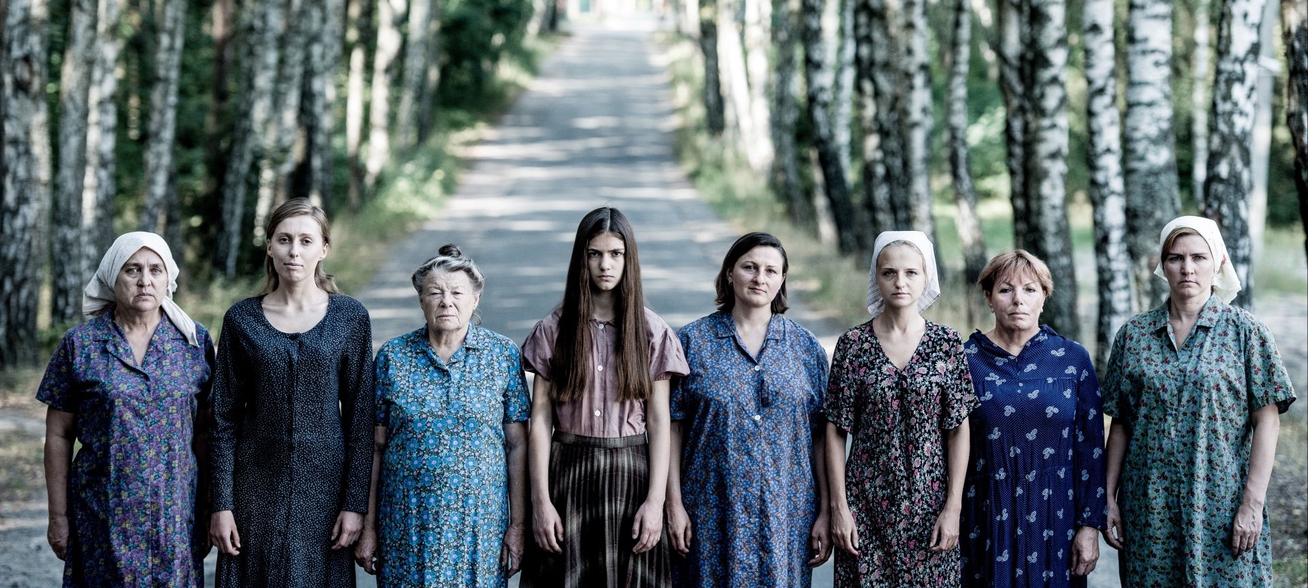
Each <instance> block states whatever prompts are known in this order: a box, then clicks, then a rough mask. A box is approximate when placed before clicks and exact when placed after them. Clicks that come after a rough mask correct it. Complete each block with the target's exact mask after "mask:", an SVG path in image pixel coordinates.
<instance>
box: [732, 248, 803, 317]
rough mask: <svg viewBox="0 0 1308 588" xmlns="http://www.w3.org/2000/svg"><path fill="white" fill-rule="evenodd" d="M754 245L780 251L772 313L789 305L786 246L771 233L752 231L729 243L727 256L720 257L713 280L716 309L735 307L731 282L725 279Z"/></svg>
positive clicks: (788, 267)
mask: <svg viewBox="0 0 1308 588" xmlns="http://www.w3.org/2000/svg"><path fill="white" fill-rule="evenodd" d="M755 247H771V248H773V249H776V250H777V251H778V252H780V253H781V277H782V281H781V287H780V288H778V289H777V295H776V297H775V298H773V299H772V314H784V313H785V312H786V310H787V309H789V308H790V305H789V304H788V303H787V302H786V282H785V279H784V278H785V277H786V276H787V275H788V274H790V258H789V257H787V256H786V248H785V247H782V246H781V239H778V238H776V237H775V236H773V235H772V234H771V233H762V232H753V233H749V234H746V235H742V236H741V237H740V238H739V239H736V242H735V243H732V244H731V248H730V249H728V250H727V256H726V257H723V258H722V269H719V270H718V277H717V278H716V279H714V280H713V288H714V290H716V291H717V298H716V299H715V300H714V302H716V303H717V305H718V310H720V311H722V312H731V309H733V308H735V307H736V291H735V290H734V289H732V287H731V284H730V283H729V282H728V281H727V276H728V275H730V274H731V270H732V269H735V267H736V262H737V261H740V258H741V257H743V256H744V255H745V254H746V253H749V252H750V251H752V250H753V249H754V248H755Z"/></svg>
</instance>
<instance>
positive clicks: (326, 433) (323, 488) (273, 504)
mask: <svg viewBox="0 0 1308 588" xmlns="http://www.w3.org/2000/svg"><path fill="white" fill-rule="evenodd" d="M372 383H373V369H372V328H371V326H370V323H369V321H368V311H367V310H366V309H364V308H363V305H362V304H359V303H358V301H356V300H354V299H353V298H350V297H348V296H345V295H341V294H332V295H331V298H330V301H329V302H328V307H327V314H326V316H324V317H323V319H322V320H321V321H320V322H319V323H318V324H317V325H315V326H314V327H313V328H312V329H309V330H308V331H305V332H303V333H284V332H282V331H279V330H277V329H276V328H274V327H273V326H272V325H271V324H270V323H269V322H268V319H267V318H266V317H265V316H264V313H263V306H262V298H261V297H256V298H246V299H245V300H242V301H240V302H237V303H236V304H235V305H233V306H232V307H231V308H230V309H228V311H227V315H226V316H225V317H223V331H222V335H221V337H220V338H219V344H218V364H217V370H216V373H215V375H214V388H213V397H214V401H213V402H214V420H215V421H216V423H217V426H216V429H215V431H214V436H213V444H212V446H213V469H214V475H213V510H214V511H215V512H217V511H222V510H231V511H232V514H233V515H234V516H235V518H236V530H237V532H238V533H240V536H241V550H240V551H241V553H240V555H237V556H234V557H233V556H229V555H225V554H219V555H218V573H217V576H216V581H217V585H218V586H219V588H222V587H236V586H304V587H306V588H307V587H314V588H322V587H327V586H334V587H338V586H354V560H353V559H352V554H351V550H350V549H341V550H337V551H333V550H332V549H331V540H330V539H331V535H332V528H333V526H335V524H336V518H337V516H338V515H339V514H340V512H341V511H343V510H346V511H351V512H357V513H364V512H367V510H368V482H369V478H370V476H371V471H372V444H373V430H372V429H373V423H374V422H375V421H374V414H373V413H374V409H373V384H372Z"/></svg>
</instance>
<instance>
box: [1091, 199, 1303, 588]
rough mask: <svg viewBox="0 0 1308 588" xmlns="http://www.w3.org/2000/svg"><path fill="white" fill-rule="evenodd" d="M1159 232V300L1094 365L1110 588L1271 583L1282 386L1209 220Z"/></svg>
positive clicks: (1289, 396) (1272, 347)
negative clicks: (1163, 293) (1104, 459)
mask: <svg viewBox="0 0 1308 588" xmlns="http://www.w3.org/2000/svg"><path fill="white" fill-rule="evenodd" d="M1160 240H1161V244H1160V246H1159V249H1160V252H1161V262H1160V263H1159V266H1158V269H1156V270H1155V271H1154V273H1155V274H1157V275H1159V276H1161V277H1163V278H1164V279H1166V280H1167V285H1168V288H1169V296H1168V299H1167V302H1166V303H1165V304H1163V305H1162V306H1159V307H1158V308H1155V309H1154V310H1151V311H1148V312H1144V313H1141V314H1139V315H1136V316H1135V318H1133V319H1131V320H1130V321H1129V322H1128V323H1127V324H1125V325H1123V326H1122V328H1121V330H1119V331H1118V333H1117V338H1116V339H1115V340H1114V341H1113V353H1112V356H1111V358H1110V359H1109V362H1108V370H1107V371H1106V372H1105V374H1104V386H1103V389H1104V411H1105V412H1107V413H1108V414H1109V415H1110V416H1112V417H1113V423H1112V428H1111V430H1110V431H1109V435H1108V488H1107V490H1108V531H1107V540H1108V543H1109V544H1110V545H1112V546H1113V547H1116V548H1117V549H1119V550H1120V551H1121V556H1120V559H1119V562H1120V568H1119V569H1120V570H1121V574H1122V585H1123V586H1128V587H1130V586H1144V587H1149V588H1152V587H1159V588H1163V587H1167V588H1170V587H1172V586H1223V587H1234V588H1243V587H1253V586H1258V587H1263V586H1271V585H1272V553H1271V532H1270V531H1269V529H1268V526H1267V524H1266V522H1265V521H1266V519H1267V508H1266V505H1265V500H1266V498H1267V484H1268V482H1269V481H1270V479H1271V475H1272V464H1273V463H1274V456H1275V453H1276V438H1277V431H1278V429H1279V427H1280V416H1279V413H1282V412H1285V411H1286V410H1287V409H1288V408H1289V406H1290V403H1292V402H1294V399H1295V396H1294V390H1293V389H1292V387H1291V385H1290V378H1289V375H1288V374H1287V373H1286V371H1285V364H1284V363H1283V362H1282V361H1281V355H1280V353H1279V352H1278V351H1277V350H1276V344H1275V343H1274V342H1273V341H1272V335H1271V333H1270V332H1269V331H1268V329H1267V325H1264V324H1263V323H1262V321H1259V320H1258V319H1257V318H1255V317H1254V316H1253V315H1252V314H1250V313H1249V312H1247V311H1245V310H1243V309H1241V308H1237V307H1235V306H1231V305H1230V304H1229V303H1230V302H1231V300H1233V299H1235V296H1236V294H1237V293H1238V292H1239V291H1240V287H1241V286H1240V280H1239V277H1238V276H1237V275H1236V273H1235V269H1234V268H1233V267H1232V265H1231V260H1230V258H1229V257H1228V256H1227V254H1226V245H1225V243H1224V242H1223V241H1222V235H1221V233H1220V231H1219V230H1218V227H1217V223H1215V222H1213V221H1212V220H1210V219H1206V218H1202V217H1195V216H1183V217H1180V218H1178V219H1175V220H1173V221H1172V222H1170V223H1168V224H1167V226H1165V227H1163V231H1162V234H1161V236H1160Z"/></svg>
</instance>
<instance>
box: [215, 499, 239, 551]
mask: <svg viewBox="0 0 1308 588" xmlns="http://www.w3.org/2000/svg"><path fill="white" fill-rule="evenodd" d="M209 542H210V543H212V544H213V546H214V547H217V548H218V553H225V554H227V555H240V554H241V534H240V533H239V532H237V531H236V517H234V516H232V511H230V510H220V511H218V512H216V513H213V514H212V515H209Z"/></svg>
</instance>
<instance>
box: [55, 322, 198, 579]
mask: <svg viewBox="0 0 1308 588" xmlns="http://www.w3.org/2000/svg"><path fill="white" fill-rule="evenodd" d="M112 315H113V313H112V311H111V312H109V313H106V314H104V315H101V316H99V317H97V318H94V319H91V320H90V322H88V323H86V324H84V325H80V326H77V327H74V328H72V329H71V330H69V331H68V333H67V334H65V335H64V338H63V341H61V342H60V343H59V347H58V349H56V350H55V354H54V357H52V358H50V363H49V364H48V365H47V366H46V369H45V377H44V378H42V380H41V387H40V389H39V390H38V391H37V393H36V399H37V400H40V401H41V402H44V403H46V404H48V405H50V408H53V409H55V410H62V411H64V412H71V413H73V414H74V415H75V417H74V418H75V419H76V420H75V423H76V431H77V440H78V441H81V443H82V448H81V449H80V450H79V451H78V452H77V457H76V458H75V459H74V460H73V464H72V468H71V469H70V470H69V476H68V519H69V520H68V524H69V532H70V537H69V539H70V542H69V543H70V545H69V547H68V556H67V559H66V561H65V564H64V586H126V585H154V586H182V587H185V586H198V585H201V584H203V581H204V578H203V576H202V573H203V567H202V562H203V560H204V553H205V550H203V549H202V548H200V547H199V546H197V544H196V542H195V539H197V537H196V536H195V534H194V530H193V529H194V522H195V485H196V468H197V465H196V458H195V454H194V453H193V451H192V448H191V441H192V435H193V432H194V429H195V424H194V423H195V415H196V412H197V411H198V410H200V409H201V408H208V403H209V390H210V376H211V374H212V371H213V361H214V348H213V341H212V340H210V339H209V333H208V332H207V331H205V330H204V327H202V326H200V325H198V324H197V325H196V326H195V327H196V332H195V334H196V340H197V341H198V342H199V343H200V345H199V346H198V347H197V346H191V345H189V344H188V343H187V341H186V337H185V336H183V335H182V333H181V331H178V330H177V327H176V326H174V325H173V323H172V321H170V320H168V318H167V317H164V318H163V319H162V320H160V321H159V326H158V327H157V328H156V329H155V331H154V335H153V336H152V337H151V338H150V344H149V347H148V348H147V349H146V352H145V360H144V361H143V362H141V364H140V365H139V366H138V365H137V363H136V358H135V357H134V356H133V355H132V347H131V345H130V344H128V342H127V338H126V337H125V336H124V335H123V331H122V329H120V328H119V327H118V325H117V324H116V323H114V321H113V319H112ZM200 545H203V544H200Z"/></svg>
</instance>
